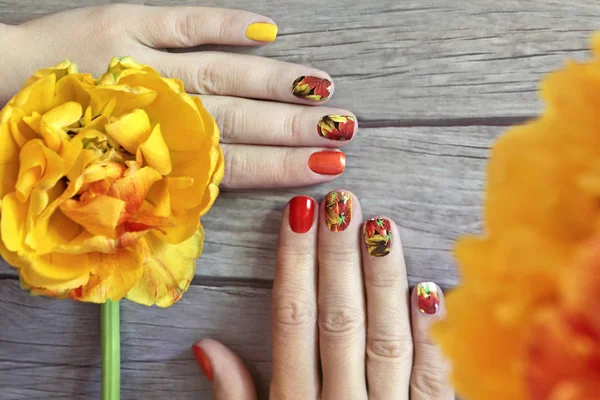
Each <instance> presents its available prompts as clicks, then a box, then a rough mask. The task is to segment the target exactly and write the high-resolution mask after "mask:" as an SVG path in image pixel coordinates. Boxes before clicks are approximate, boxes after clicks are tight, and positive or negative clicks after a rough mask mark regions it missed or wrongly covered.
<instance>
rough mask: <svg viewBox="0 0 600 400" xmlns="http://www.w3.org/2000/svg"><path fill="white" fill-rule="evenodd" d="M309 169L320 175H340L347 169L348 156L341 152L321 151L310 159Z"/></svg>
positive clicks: (313, 154)
mask: <svg viewBox="0 0 600 400" xmlns="http://www.w3.org/2000/svg"><path fill="white" fill-rule="evenodd" d="M308 167H309V168H310V169H311V170H312V171H313V172H314V173H315V174H320V175H339V174H341V173H342V172H344V168H346V155H345V154H344V153H342V152H341V151H327V150H325V151H319V152H316V153H312V154H311V155H310V157H309V158H308Z"/></svg>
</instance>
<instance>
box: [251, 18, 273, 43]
mask: <svg viewBox="0 0 600 400" xmlns="http://www.w3.org/2000/svg"><path fill="white" fill-rule="evenodd" d="M246 37H247V38H248V39H251V40H256V41H259V42H273V41H275V38H276V37H277V25H274V24H268V23H266V22H257V23H254V24H251V25H249V26H248V27H247V28H246Z"/></svg>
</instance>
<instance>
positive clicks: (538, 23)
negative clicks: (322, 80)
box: [0, 0, 600, 123]
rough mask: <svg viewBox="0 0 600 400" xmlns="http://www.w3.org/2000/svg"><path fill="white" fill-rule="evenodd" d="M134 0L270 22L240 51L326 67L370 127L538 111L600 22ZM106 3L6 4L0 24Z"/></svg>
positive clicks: (486, 6)
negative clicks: (545, 89) (540, 90)
mask: <svg viewBox="0 0 600 400" xmlns="http://www.w3.org/2000/svg"><path fill="white" fill-rule="evenodd" d="M110 2H112V1H110ZM127 2H129V3H146V4H152V5H159V4H160V5H175V4H188V5H200V4H201V5H207V6H218V7H229V8H242V9H247V10H251V11H255V12H257V13H262V14H264V15H269V16H270V17H272V18H274V19H275V20H276V21H277V22H278V24H279V26H280V35H279V39H278V40H277V42H276V43H275V44H273V45H269V46H265V47H263V48H262V49H259V50H253V49H245V50H241V49H238V51H243V52H251V53H255V54H260V55H266V56H270V57H273V58H279V59H283V60H287V61H292V62H298V63H305V64H311V65H314V66H316V67H318V68H322V69H324V70H326V71H328V72H330V73H331V75H332V76H333V77H334V78H335V82H336V97H335V100H334V102H333V103H332V104H336V105H339V106H343V107H347V108H350V109H352V110H354V111H355V112H356V113H357V114H358V116H359V117H363V119H368V120H371V121H372V120H403V121H407V122H413V123H415V122H416V123H418V122H419V121H418V120H421V119H434V120H439V119H444V118H452V119H455V118H464V119H470V118H481V117H514V116H529V115H534V114H537V113H538V111H539V109H540V103H539V101H538V99H537V95H536V93H535V90H536V88H537V86H538V80H539V79H540V77H541V76H542V75H543V74H545V73H546V72H547V71H550V70H552V69H555V68H557V67H559V66H561V65H563V64H564V62H565V60H566V59H567V58H571V57H574V58H578V59H581V58H583V56H584V54H585V51H586V50H587V48H588V43H589V36H590V32H591V31H593V30H594V29H597V27H598V20H600V3H599V2H595V1H587V0H570V1H563V2H559V1H553V0H537V1H523V0H509V1H501V2H499V1H497V0H478V1H456V0H410V1H397V0H374V1H355V0H330V1H322V0H306V1H295V0H282V1H277V2H275V1H250V0H204V1H196V0H178V1H166V0H150V1H136V0H129V1H127ZM104 3H109V2H108V1H102V0H81V1H78V2H70V1H59V0H54V1H39V0H3V1H0V22H7V23H18V22H21V21H25V20H28V19H31V18H34V17H36V16H40V15H42V14H47V13H51V12H56V11H59V10H64V9H67V8H72V7H73V6H75V5H76V6H85V5H94V4H104ZM90 46H93V43H90Z"/></svg>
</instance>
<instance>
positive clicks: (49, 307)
mask: <svg viewBox="0 0 600 400" xmlns="http://www.w3.org/2000/svg"><path fill="white" fill-rule="evenodd" d="M130 2H131V3H142V1H130ZM103 3H107V1H92V0H85V1H79V2H76V3H75V4H76V5H77V6H84V5H92V4H103ZM144 3H146V4H154V5H157V4H163V5H167V4H202V5H209V6H221V7H232V8H244V9H248V10H252V11H255V12H258V13H262V14H265V15H269V16H271V17H272V18H274V19H275V20H276V21H277V22H278V24H279V26H280V36H279V38H278V40H277V42H276V43H275V44H273V45H270V46H266V47H264V48H262V49H259V50H256V49H254V50H249V49H236V51H240V52H251V53H255V54H260V55H265V56H269V57H273V58H278V59H283V60H287V61H293V62H300V63H305V64H310V65H313V66H315V67H318V68H321V69H324V70H326V71H328V72H329V73H330V74H331V75H332V76H333V77H334V79H335V82H336V96H335V99H334V100H333V101H332V104H333V105H337V106H340V107H344V108H349V109H351V110H353V111H354V112H355V113H356V114H357V115H358V117H359V120H360V123H361V130H360V133H359V136H358V138H357V139H356V141H355V142H353V143H352V145H350V146H349V147H347V148H346V150H347V154H348V169H347V171H346V173H345V174H344V175H343V176H342V177H341V178H340V179H338V180H337V181H336V182H333V183H330V184H327V185H322V186H319V187H313V188H308V189H298V190H284V191H264V192H243V193H226V194H224V195H222V196H221V197H220V198H219V200H218V202H217V204H216V205H215V207H214V209H213V211H212V212H211V214H210V215H209V216H208V217H207V218H205V219H204V224H205V228H206V230H207V243H206V246H205V252H204V254H203V256H202V258H201V259H199V260H198V270H197V278H196V279H195V280H194V281H193V285H192V287H191V288H190V290H189V292H188V293H187V294H186V296H185V297H184V299H183V300H182V301H181V302H179V303H178V304H176V305H175V306H174V307H172V308H171V309H168V310H157V309H153V308H144V307H140V306H137V305H135V304H129V303H125V304H124V306H123V315H122V321H123V399H163V398H169V397H170V398H174V399H197V398H202V399H204V398H209V394H208V392H207V390H208V385H207V384H206V382H205V381H204V380H203V379H202V378H201V377H200V374H199V372H198V370H197V367H196V365H195V364H194V362H193V360H192V355H191V352H190V351H189V346H190V345H191V344H192V343H193V342H194V341H195V340H196V339H197V338H201V337H214V338H217V339H220V340H222V341H223V342H225V343H226V344H227V345H230V346H231V347H232V348H233V349H234V350H236V351H238V352H239V354H240V355H241V356H242V358H243V359H244V361H245V362H246V363H247V364H248V366H249V367H250V368H251V370H252V373H253V374H254V376H255V378H256V380H257V382H258V384H259V388H260V393H261V398H266V388H267V386H268V380H269V376H270V368H271V366H270V362H269V359H270V349H269V316H268V312H269V295H270V287H271V282H272V277H273V270H274V263H275V253H274V249H275V246H276V242H277V230H278V223H279V222H278V219H279V215H280V211H281V209H282V208H283V207H284V205H285V203H286V202H287V200H289V198H290V197H292V196H293V195H296V194H310V195H313V196H315V197H316V198H319V199H320V198H321V197H322V196H323V195H324V194H325V193H326V192H327V191H328V190H331V189H334V188H338V187H343V188H346V189H349V190H352V191H353V192H354V193H356V194H357V195H358V197H359V198H360V199H361V202H362V206H363V209H364V214H365V215H372V214H385V215H387V216H389V217H391V218H393V219H394V220H395V221H397V223H398V224H399V226H400V229H401V234H402V237H403V241H404V244H405V246H406V250H405V252H406V256H407V262H408V267H409V269H408V270H409V275H410V276H409V279H410V281H411V282H412V283H414V282H416V281H418V280H424V279H427V280H434V281H436V282H438V283H439V284H440V285H441V286H442V287H444V288H448V287H451V286H453V285H455V284H456V283H457V282H458V276H457V274H456V272H455V266H454V263H453V261H452V257H451V248H452V243H453V242H454V240H455V239H456V238H457V236H459V235H461V234H463V233H465V232H476V231H477V230H478V229H479V228H480V208H479V204H480V201H481V190H482V188H483V184H484V182H483V170H484V167H485V158H486V157H487V155H488V151H489V146H490V144H491V143H492V141H493V139H494V138H495V137H496V136H497V135H498V134H499V133H500V132H502V131H503V130H504V129H505V127H506V126H507V125H510V124H512V123H515V122H518V121H522V120H524V119H525V118H527V117H530V116H534V115H536V114H537V113H538V112H539V110H540V107H541V105H540V102H539V100H538V97H537V94H536V88H537V85H538V81H539V79H540V78H541V77H542V76H543V74H544V73H546V72H547V71H549V70H552V69H555V68H557V67H559V66H561V65H562V64H563V63H564V62H565V61H566V59H567V58H576V59H582V58H583V57H584V56H585V55H586V49H587V47H588V43H589V36H590V33H591V32H592V30H593V29H594V28H595V27H597V26H598V21H600V4H599V3H597V2H590V1H582V0H572V1H569V2H559V1H552V0H545V1H530V0H529V1H525V0H520V1H502V2H498V1H495V0H481V1H475V0H473V1H456V0H419V1H416V0H414V1H398V0H371V1H356V0H331V1H327V2H325V1H321V0H308V1H302V2H296V1H292V0H283V1H276V0H267V1H260V2H256V1H250V0H224V1H213V0H211V1H202V2H193V1H177V2H176V1H164V0H163V1H160V0H155V1H146V2H144ZM73 4H74V2H70V1H66V0H52V1H38V0H0V22H5V23H19V22H23V21H26V20H29V19H32V18H35V17H37V16H40V15H43V14H47V13H50V12H56V11H59V10H62V9H66V8H69V7H73ZM249 210H250V211H249ZM15 277H16V275H15V273H14V271H13V270H11V269H10V268H9V267H8V266H6V265H5V264H1V265H0V371H1V372H0V399H65V398H70V399H96V398H98V396H99V378H100V374H99V355H100V354H99V351H100V344H99V323H98V321H99V310H98V307H96V306H93V305H85V304H74V303H71V302H60V301H53V300H49V299H42V298H30V297H28V296H26V295H25V294H24V293H22V292H21V291H20V290H19V289H18V284H17V281H16V280H15Z"/></svg>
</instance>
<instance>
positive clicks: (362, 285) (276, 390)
mask: <svg viewBox="0 0 600 400" xmlns="http://www.w3.org/2000/svg"><path fill="white" fill-rule="evenodd" d="M315 208H316V203H315V202H314V200H312V199H310V198H308V197H296V198H294V199H292V200H291V201H290V203H289V204H288V206H287V207H286V209H285V211H284V213H283V219H282V222H281V231H280V238H279V249H278V255H277V270H276V277H275V284H274V287H273V296H272V329H273V379H272V382H271V397H270V398H271V399H272V400H279V399H302V400H307V399H324V400H327V399H336V400H337V399H344V400H347V399H348V400H351V399H367V398H369V399H378V400H388V399H389V400H392V399H393V400H396V399H409V398H410V399H411V400H431V399H436V400H444V399H454V391H453V390H452V388H451V387H450V386H449V385H448V383H447V381H446V377H447V374H448V371H449V367H448V364H447V363H446V361H445V360H444V358H443V357H442V355H441V354H440V351H439V350H438V349H437V348H436V347H435V346H434V345H433V344H432V343H431V342H430V341H429V338H428V328H429V326H430V325H431V323H433V322H435V321H437V320H439V319H440V318H442V317H443V316H444V314H445V306H444V296H443V294H442V291H441V290H440V289H439V288H438V287H437V286H436V285H435V284H433V283H422V284H419V285H418V286H417V288H415V289H414V290H413V291H412V294H409V291H408V283H407V279H406V266H405V264H404V256H403V253H402V245H401V243H400V236H399V234H398V229H397V227H396V225H395V224H394V223H393V222H392V221H391V220H389V219H386V218H375V219H369V220H367V221H366V222H365V224H364V225H363V223H362V214H361V210H360V204H359V202H358V199H357V198H356V197H355V196H354V195H352V194H351V193H349V192H345V191H336V192H332V193H330V194H329V195H327V196H326V198H325V200H324V201H323V202H322V204H321V208H320V211H319V212H315ZM317 261H318V263H317ZM317 264H318V268H317ZM363 276H364V279H363ZM194 352H195V354H196V356H197V359H198V361H199V363H200V365H201V367H202V368H203V370H204V371H205V373H206V375H207V377H208V378H209V379H210V380H212V381H213V390H214V394H215V399H217V400H225V399H239V400H250V399H254V398H255V397H256V395H255V392H254V387H253V384H252V381H251V379H250V375H249V374H248V372H247V371H246V369H245V367H244V366H243V364H242V363H241V361H240V360H239V358H237V357H236V356H235V355H234V354H233V353H231V351H229V350H228V349H226V348H225V347H224V346H223V345H221V344H219V343H217V342H214V341H211V340H204V341H200V342H198V343H197V344H196V345H195V346H194ZM319 366H320V367H321V370H322V374H320V373H319Z"/></svg>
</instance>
